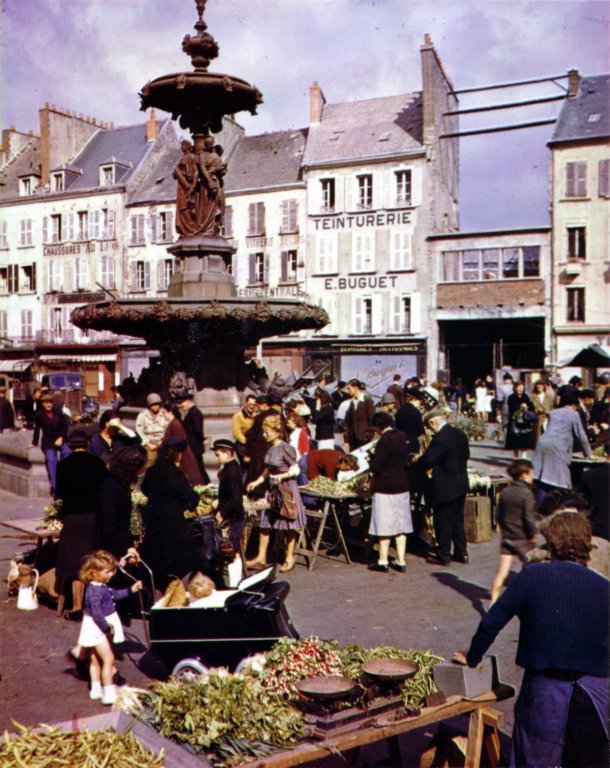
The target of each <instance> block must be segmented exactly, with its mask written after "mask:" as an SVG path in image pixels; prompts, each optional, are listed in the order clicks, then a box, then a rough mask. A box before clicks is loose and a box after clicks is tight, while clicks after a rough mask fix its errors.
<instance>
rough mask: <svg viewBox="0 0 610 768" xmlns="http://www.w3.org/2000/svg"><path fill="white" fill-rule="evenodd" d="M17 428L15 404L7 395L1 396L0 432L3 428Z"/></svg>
mask: <svg viewBox="0 0 610 768" xmlns="http://www.w3.org/2000/svg"><path fill="white" fill-rule="evenodd" d="M14 428H15V412H14V411H13V406H12V405H11V404H10V402H9V401H8V400H7V399H6V397H0V432H2V430H3V429H14Z"/></svg>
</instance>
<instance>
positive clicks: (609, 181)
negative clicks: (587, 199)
mask: <svg viewBox="0 0 610 768" xmlns="http://www.w3.org/2000/svg"><path fill="white" fill-rule="evenodd" d="M598 170H599V177H598V184H597V185H598V191H597V193H598V195H599V196H600V197H610V160H600V161H599V169H598Z"/></svg>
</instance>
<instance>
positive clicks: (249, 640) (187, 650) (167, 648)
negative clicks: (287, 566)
mask: <svg viewBox="0 0 610 768" xmlns="http://www.w3.org/2000/svg"><path fill="white" fill-rule="evenodd" d="M274 573H275V568H267V569H266V570H264V571H261V573H260V574H255V575H253V576H250V577H249V578H248V579H244V580H243V581H242V582H241V583H240V585H239V587H238V589H235V590H233V589H229V590H220V591H219V592H216V593H214V594H213V595H211V596H210V598H203V599H201V600H198V601H195V602H194V603H191V604H190V605H188V606H184V607H180V608H165V607H161V606H160V605H159V604H156V605H155V606H153V607H152V608H151V610H150V612H149V616H148V620H149V624H150V640H151V647H152V650H153V651H154V653H155V654H156V656H157V657H158V658H159V660H160V661H161V662H162V663H163V664H164V665H165V666H166V667H167V668H168V669H169V670H172V672H173V674H174V675H176V676H178V677H182V678H183V679H189V678H190V677H191V676H194V675H198V674H202V673H205V672H206V671H207V670H208V669H209V668H210V667H228V668H229V669H230V670H234V669H235V668H236V667H237V666H238V665H239V662H240V661H241V660H242V659H244V658H246V657H248V656H252V655H253V654H256V653H264V652H266V651H268V650H270V649H271V648H272V647H273V646H274V645H275V643H276V642H277V641H278V640H279V639H280V638H281V637H291V638H296V639H298V638H299V633H298V632H297V630H296V629H295V627H294V625H293V623H292V621H291V619H290V617H289V615H288V611H287V610H286V606H285V605H284V602H285V600H286V597H287V595H288V592H289V591H290V585H289V584H288V583H287V582H285V581H278V582H274V581H273V578H274Z"/></svg>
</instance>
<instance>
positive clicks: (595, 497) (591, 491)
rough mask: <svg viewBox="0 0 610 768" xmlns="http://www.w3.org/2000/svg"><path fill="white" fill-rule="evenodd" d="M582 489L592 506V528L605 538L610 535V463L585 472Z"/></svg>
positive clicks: (581, 484)
mask: <svg viewBox="0 0 610 768" xmlns="http://www.w3.org/2000/svg"><path fill="white" fill-rule="evenodd" d="M580 489H581V490H582V492H583V493H584V495H585V496H586V497H587V501H588V502H589V507H590V513H589V514H590V521H591V529H592V531H593V535H594V536H601V537H602V538H604V539H608V538H610V535H609V525H608V523H609V520H608V518H609V516H610V464H609V463H608V462H607V461H605V462H604V463H603V464H601V463H600V465H599V466H597V467H593V468H592V469H588V470H587V471H586V472H583V475H582V478H581V480H580Z"/></svg>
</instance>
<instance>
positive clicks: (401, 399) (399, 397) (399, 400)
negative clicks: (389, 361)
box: [386, 373, 405, 408]
mask: <svg viewBox="0 0 610 768" xmlns="http://www.w3.org/2000/svg"><path fill="white" fill-rule="evenodd" d="M386 392H389V393H390V394H391V395H394V398H395V399H396V407H397V408H402V406H403V405H404V404H405V396H404V390H403V388H402V387H401V385H400V374H399V373H396V374H394V378H393V379H392V383H391V384H390V386H389V387H388V388H387V390H386Z"/></svg>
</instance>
